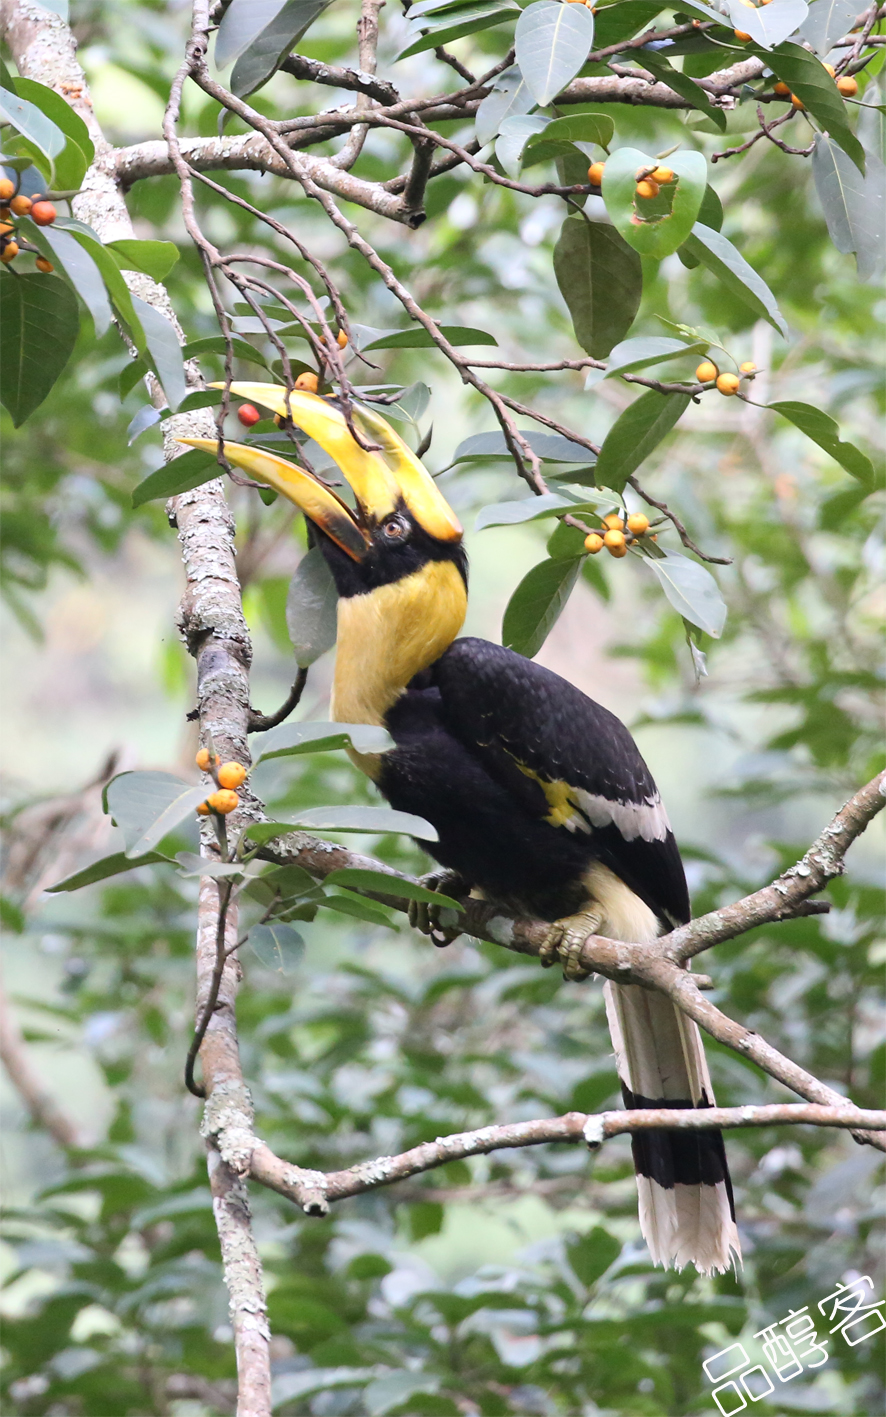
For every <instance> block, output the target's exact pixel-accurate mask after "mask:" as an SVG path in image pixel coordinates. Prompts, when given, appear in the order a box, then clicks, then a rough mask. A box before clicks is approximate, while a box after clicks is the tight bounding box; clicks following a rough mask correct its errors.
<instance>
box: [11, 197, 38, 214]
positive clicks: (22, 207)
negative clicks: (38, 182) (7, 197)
mask: <svg viewBox="0 0 886 1417" xmlns="http://www.w3.org/2000/svg"><path fill="white" fill-rule="evenodd" d="M31 206H32V203H31V199H30V197H26V196H25V195H24V193H22V194H21V195H20V196H18V197H13V199H12V201H11V202H10V203H9V210H10V211H12V212H15V214H16V216H27V215H28V212H29V211H30V210H31Z"/></svg>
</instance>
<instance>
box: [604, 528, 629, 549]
mask: <svg viewBox="0 0 886 1417" xmlns="http://www.w3.org/2000/svg"><path fill="white" fill-rule="evenodd" d="M624 544H625V534H624V532H623V531H617V530H616V529H615V527H611V528H610V530H609V531H607V532H606V534H605V536H604V537H603V545H604V546H605V547H606V550H607V551H611V550H612V548H613V547H614V546H624Z"/></svg>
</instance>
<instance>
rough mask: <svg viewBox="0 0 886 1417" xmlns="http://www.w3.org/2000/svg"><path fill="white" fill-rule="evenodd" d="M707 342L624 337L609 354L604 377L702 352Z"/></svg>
mask: <svg viewBox="0 0 886 1417" xmlns="http://www.w3.org/2000/svg"><path fill="white" fill-rule="evenodd" d="M706 349H707V342H702V341H696V342H695V343H694V344H687V343H686V341H685V340H681V339H664V338H661V337H659V336H653V337H651V338H644V339H626V340H623V341H622V343H621V344H617V345H616V346H615V349H613V351H612V353H611V354H610V356H609V362H608V367H607V369H606V373H605V374H604V376H603V377H604V379H611V378H612V377H613V375H615V374H628V373H631V372H633V371H634V370H636V369H646V368H648V366H649V365H650V364H661V363H663V362H664V361H665V360H668V359H680V358H681V357H682V356H683V355H690V354H702V353H704V352H705V350H706Z"/></svg>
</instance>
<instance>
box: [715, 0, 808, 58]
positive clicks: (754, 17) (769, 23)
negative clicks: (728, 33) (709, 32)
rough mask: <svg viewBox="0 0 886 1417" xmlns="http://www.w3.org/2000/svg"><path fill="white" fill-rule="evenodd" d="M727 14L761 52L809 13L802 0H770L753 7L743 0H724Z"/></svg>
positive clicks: (799, 23)
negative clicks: (726, 4) (763, 5)
mask: <svg viewBox="0 0 886 1417" xmlns="http://www.w3.org/2000/svg"><path fill="white" fill-rule="evenodd" d="M727 3H728V5H729V17H730V19H731V21H732V23H733V25H734V26H735V28H736V29H737V30H741V31H742V32H743V33H744V34H749V35H750V36H751V38H752V39H753V40H755V41H756V43H757V44H759V45H762V47H763V50H764V53H765V52H767V51H768V50H770V49H772V48H773V46H774V45H777V44H781V42H782V40H785V39H787V37H788V35H790V34H793V33H794V31H795V30H796V29H797V27H798V25H801V24H802V23H803V21H804V20H805V19H806V17H807V15H808V14H809V7H808V5H807V4H806V3H805V0H773V3H772V4H771V5H768V6H767V7H766V8H765V9H763V8H761V9H759V10H755V9H754V8H753V6H750V5H745V4H744V0H727Z"/></svg>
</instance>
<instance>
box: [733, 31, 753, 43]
mask: <svg viewBox="0 0 886 1417" xmlns="http://www.w3.org/2000/svg"><path fill="white" fill-rule="evenodd" d="M734 34H735V38H736V39H740V40H741V42H742V44H747V42H748V40H749V39H750V37H751V36H750V35H749V34H745V32H744V30H735V31H734Z"/></svg>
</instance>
